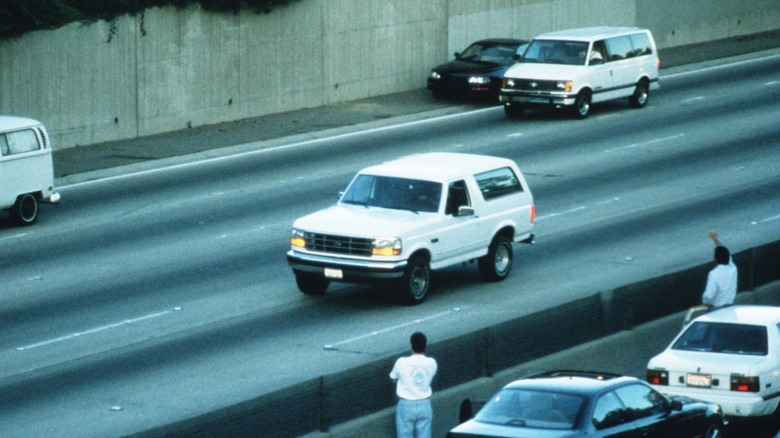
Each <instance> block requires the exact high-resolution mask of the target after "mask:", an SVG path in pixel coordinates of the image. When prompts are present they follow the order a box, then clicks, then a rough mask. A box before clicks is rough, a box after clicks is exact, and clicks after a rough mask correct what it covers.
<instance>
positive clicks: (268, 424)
mask: <svg viewBox="0 0 780 438" xmlns="http://www.w3.org/2000/svg"><path fill="white" fill-rule="evenodd" d="M734 262H735V263H736V265H737V267H738V268H739V285H738V286H739V290H740V291H741V292H744V291H752V290H754V289H755V288H757V287H759V286H762V285H764V284H768V283H771V282H773V281H776V280H778V279H780V269H778V267H780V241H778V242H773V243H770V244H766V245H762V246H759V247H756V248H751V249H748V250H745V251H742V252H739V253H737V254H735V255H734ZM710 269H712V264H711V263H706V264H702V265H698V266H695V267H692V268H690V269H685V270H681V271H679V272H675V273H672V274H669V275H666V276H663V277H658V278H654V279H650V280H646V281H642V282H638V283H634V284H630V285H626V286H623V287H619V288H616V289H614V290H609V291H603V292H599V293H596V294H594V295H591V296H588V297H585V298H581V299H578V300H575V301H572V302H569V303H566V304H564V305H562V306H558V307H555V308H551V309H546V310H543V311H540V312H537V313H533V314H531V315H526V316H522V317H519V318H517V319H514V320H511V321H507V322H504V323H501V324H497V325H495V326H491V327H488V328H484V329H481V330H478V331H475V332H472V333H467V334H464V335H461V336H458V337H455V338H452V339H447V340H444V341H441V342H437V343H433V344H431V345H429V346H428V349H427V352H428V353H429V354H430V355H431V356H433V357H436V359H437V360H438V361H439V363H446V364H447V366H446V367H441V369H440V370H439V373H438V374H437V377H436V380H435V388H434V389H435V390H436V391H440V390H444V389H448V388H453V387H455V386H458V385H461V384H464V383H466V382H470V381H473V380H476V379H479V378H481V377H490V376H492V375H493V374H494V373H497V372H500V371H502V370H505V369H508V368H511V367H514V366H516V365H518V364H521V363H524V362H528V361H531V360H534V359H538V358H541V357H544V356H547V355H550V354H553V353H557V352H560V351H563V350H566V349H569V348H572V347H575V346H578V345H581V344H584V343H586V342H589V341H594V340H597V339H600V338H604V337H606V336H609V335H611V334H614V333H617V332H620V331H624V330H630V329H632V328H634V327H636V326H639V325H642V324H645V323H648V322H651V321H655V320H658V319H661V318H664V317H666V316H669V315H672V314H675V313H678V312H681V311H683V310H685V309H688V308H690V307H692V306H694V305H696V304H698V303H699V302H700V300H701V292H702V287H703V282H704V279H705V278H706V276H707V272H708V271H709V270H710ZM775 295H776V294H775ZM773 298H774V301H773V302H768V303H765V304H773V305H776V304H780V297H778V296H774V297H773ZM395 358H396V357H395V356H392V357H387V358H383V359H380V360H376V361H374V362H371V363H368V364H365V365H362V366H359V367H356V368H353V369H349V370H345V371H342V372H339V373H335V374H330V375H326V376H321V377H318V378H316V379H312V380H309V381H305V382H302V383H300V384H297V385H294V386H291V387H289V388H285V389H282V390H279V391H276V392H273V393H270V394H265V395H262V396H259V397H257V398H255V399H252V400H248V401H246V402H243V403H239V404H236V405H233V406H229V407H226V408H223V409H219V410H216V411H213V412H210V413H208V414H204V415H200V416H197V417H194V418H191V419H189V420H184V421H180V422H176V423H173V424H170V425H166V426H162V427H159V428H155V429H152V430H149V431H146V432H143V433H139V434H136V435H134V436H136V437H152V436H171V435H175V436H274V437H283V436H300V435H303V434H307V433H310V432H316V431H323V432H326V431H328V430H329V429H330V428H331V427H332V426H333V425H336V424H340V423H344V422H347V421H350V420H353V419H356V418H359V417H362V416H366V415H369V414H372V413H375V412H378V411H382V410H384V409H387V408H389V407H391V406H393V405H394V404H395V402H396V400H395V397H394V391H393V387H392V384H391V382H390V380H389V379H387V378H385V377H386V376H387V373H388V370H390V369H391V368H392V366H393V363H394V361H395ZM375 432H376V431H375Z"/></svg>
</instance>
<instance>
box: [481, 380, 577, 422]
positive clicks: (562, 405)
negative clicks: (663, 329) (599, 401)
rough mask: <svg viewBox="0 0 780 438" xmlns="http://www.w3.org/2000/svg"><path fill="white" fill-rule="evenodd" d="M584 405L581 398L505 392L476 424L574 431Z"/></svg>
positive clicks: (537, 392)
mask: <svg viewBox="0 0 780 438" xmlns="http://www.w3.org/2000/svg"><path fill="white" fill-rule="evenodd" d="M582 403H583V399H582V398H581V397H580V396H577V395H571V394H561V393H555V392H544V391H528V390H521V389H515V388H510V389H503V390H501V391H500V392H499V393H498V394H497V395H496V396H494V397H493V398H492V399H490V401H488V402H487V403H486V404H485V406H484V407H482V409H480V411H479V412H478V413H477V415H476V416H475V417H474V420H476V421H479V422H483V423H493V424H501V425H505V426H516V427H531V428H537V429H572V428H574V425H575V423H576V421H577V416H578V415H579V412H580V408H581V407H582Z"/></svg>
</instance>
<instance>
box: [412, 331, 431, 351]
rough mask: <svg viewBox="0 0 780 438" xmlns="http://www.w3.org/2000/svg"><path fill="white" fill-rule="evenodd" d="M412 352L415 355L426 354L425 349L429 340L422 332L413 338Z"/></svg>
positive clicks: (415, 334)
mask: <svg viewBox="0 0 780 438" xmlns="http://www.w3.org/2000/svg"><path fill="white" fill-rule="evenodd" d="M410 340H411V342H412V351H413V352H415V353H425V347H426V346H427V345H428V338H426V337H425V335H424V334H422V333H420V332H416V333H414V334H413V335H412V337H411V339H410Z"/></svg>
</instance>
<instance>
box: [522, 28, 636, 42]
mask: <svg viewBox="0 0 780 438" xmlns="http://www.w3.org/2000/svg"><path fill="white" fill-rule="evenodd" d="M645 30H646V29H642V28H639V27H611V26H597V27H583V28H579V29H567V30H557V31H555V32H548V33H543V34H541V35H539V36H536V37H534V39H535V40H561V39H563V40H571V41H597V40H603V39H605V38H610V37H615V36H620V35H626V34H631V33H636V32H640V31H645Z"/></svg>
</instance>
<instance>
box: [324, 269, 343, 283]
mask: <svg viewBox="0 0 780 438" xmlns="http://www.w3.org/2000/svg"><path fill="white" fill-rule="evenodd" d="M325 278H334V279H338V280H340V279H342V278H344V272H342V271H341V269H333V268H325Z"/></svg>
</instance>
